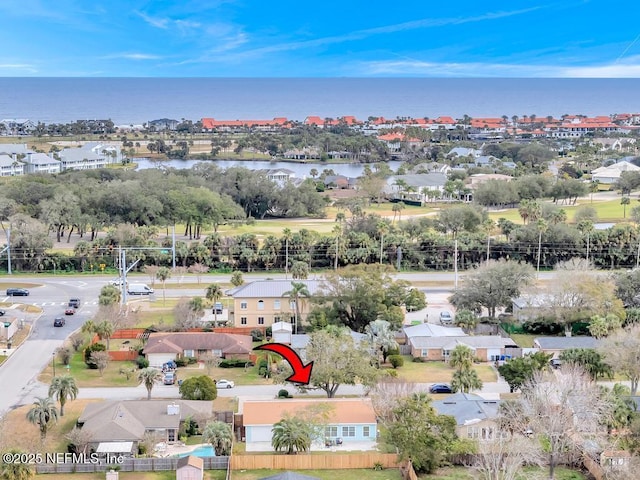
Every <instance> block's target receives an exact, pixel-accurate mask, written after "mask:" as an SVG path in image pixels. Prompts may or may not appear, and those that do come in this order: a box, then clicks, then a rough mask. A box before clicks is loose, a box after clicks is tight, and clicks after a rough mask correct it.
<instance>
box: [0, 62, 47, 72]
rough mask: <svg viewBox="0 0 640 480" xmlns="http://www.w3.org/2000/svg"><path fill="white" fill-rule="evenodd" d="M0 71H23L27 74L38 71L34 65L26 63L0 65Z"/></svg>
mask: <svg viewBox="0 0 640 480" xmlns="http://www.w3.org/2000/svg"><path fill="white" fill-rule="evenodd" d="M0 70H24V71H26V72H28V73H36V72H37V71H38V70H37V69H36V67H35V66H34V65H30V64H28V63H0Z"/></svg>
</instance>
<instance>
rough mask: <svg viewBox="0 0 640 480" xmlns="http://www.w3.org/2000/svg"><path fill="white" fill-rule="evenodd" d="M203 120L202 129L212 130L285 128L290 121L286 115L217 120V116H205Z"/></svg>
mask: <svg viewBox="0 0 640 480" xmlns="http://www.w3.org/2000/svg"><path fill="white" fill-rule="evenodd" d="M201 122H202V129H203V130H204V131H208V132H210V131H213V130H234V129H239V128H252V129H256V130H263V131H273V130H277V129H279V128H285V127H286V126H287V125H288V122H289V121H288V120H287V119H286V118H285V117H276V118H274V119H273V120H216V119H215V118H203V119H202V120H201Z"/></svg>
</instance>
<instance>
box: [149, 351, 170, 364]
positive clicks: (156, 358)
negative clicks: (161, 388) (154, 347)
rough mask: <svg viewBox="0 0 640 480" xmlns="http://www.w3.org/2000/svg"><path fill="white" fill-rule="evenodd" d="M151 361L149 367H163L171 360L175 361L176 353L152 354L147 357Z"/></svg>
mask: <svg viewBox="0 0 640 480" xmlns="http://www.w3.org/2000/svg"><path fill="white" fill-rule="evenodd" d="M147 358H148V359H149V366H151V367H162V364H163V363H167V362H168V361H169V360H175V359H176V354H175V353H150V354H148V355H147Z"/></svg>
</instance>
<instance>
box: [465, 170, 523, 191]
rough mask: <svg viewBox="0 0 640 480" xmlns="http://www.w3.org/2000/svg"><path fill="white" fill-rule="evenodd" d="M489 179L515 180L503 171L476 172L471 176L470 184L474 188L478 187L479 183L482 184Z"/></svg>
mask: <svg viewBox="0 0 640 480" xmlns="http://www.w3.org/2000/svg"><path fill="white" fill-rule="evenodd" d="M489 180H501V181H505V182H510V181H511V180H513V177H512V176H510V175H503V174H501V173H474V174H473V175H471V176H469V179H468V186H469V188H471V189H472V190H473V189H475V188H477V187H478V185H481V184H483V183H484V182H487V181H489Z"/></svg>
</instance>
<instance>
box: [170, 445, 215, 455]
mask: <svg viewBox="0 0 640 480" xmlns="http://www.w3.org/2000/svg"><path fill="white" fill-rule="evenodd" d="M189 455H193V456H194V457H215V456H216V452H215V450H214V449H213V447H212V446H211V445H201V446H199V447H198V448H196V449H195V450H191V451H190V452H186V453H181V454H179V455H177V456H178V457H179V458H181V457H187V456H189Z"/></svg>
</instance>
